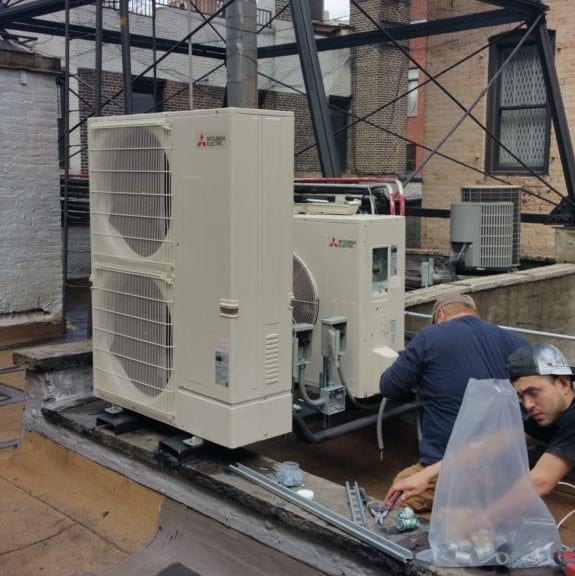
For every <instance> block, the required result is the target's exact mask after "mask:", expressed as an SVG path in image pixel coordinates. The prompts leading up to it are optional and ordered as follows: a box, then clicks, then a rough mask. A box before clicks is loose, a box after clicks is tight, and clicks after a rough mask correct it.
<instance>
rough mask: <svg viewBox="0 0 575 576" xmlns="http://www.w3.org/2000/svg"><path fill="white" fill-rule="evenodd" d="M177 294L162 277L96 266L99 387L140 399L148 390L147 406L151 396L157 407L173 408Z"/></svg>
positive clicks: (95, 333)
mask: <svg viewBox="0 0 575 576" xmlns="http://www.w3.org/2000/svg"><path fill="white" fill-rule="evenodd" d="M172 296H173V294H172V285H171V284H170V283H168V282H166V281H165V280H162V279H160V278H155V277H152V276H145V275H141V274H136V273H126V272H120V271H115V270H108V269H101V268H99V269H96V270H95V271H94V274H93V296H92V300H93V313H94V326H93V330H94V370H95V372H96V373H98V375H99V376H101V379H100V378H99V379H98V387H100V388H104V389H107V390H108V391H109V392H112V393H115V394H121V396H122V397H125V398H127V399H130V400H133V401H135V402H137V401H138V398H139V397H140V395H143V396H144V397H145V398H141V400H142V401H145V402H146V406H148V405H149V404H150V401H151V405H153V406H154V407H155V408H156V409H160V410H161V411H163V412H166V413H173V410H174V406H173V390H172V387H171V377H172V372H173V351H174V348H173V325H172V310H173V298H172ZM106 382H107V383H108V385H106ZM136 391H137V392H138V393H139V394H137V393H136Z"/></svg>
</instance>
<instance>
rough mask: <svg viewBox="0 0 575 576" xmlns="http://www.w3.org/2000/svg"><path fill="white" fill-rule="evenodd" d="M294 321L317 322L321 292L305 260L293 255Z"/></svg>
mask: <svg viewBox="0 0 575 576" xmlns="http://www.w3.org/2000/svg"><path fill="white" fill-rule="evenodd" d="M293 294H294V300H293V315H292V318H293V323H294V324H303V323H305V324H315V323H316V321H317V316H318V314H319V294H318V291H317V285H316V283H315V280H314V279H313V276H312V274H311V272H310V270H309V268H308V267H307V266H306V264H305V262H304V261H303V260H302V259H301V258H300V257H299V256H298V255H297V254H294V255H293Z"/></svg>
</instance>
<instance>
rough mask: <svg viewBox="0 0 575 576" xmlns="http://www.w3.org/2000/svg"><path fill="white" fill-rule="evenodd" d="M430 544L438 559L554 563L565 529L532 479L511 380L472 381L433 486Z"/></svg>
mask: <svg viewBox="0 0 575 576" xmlns="http://www.w3.org/2000/svg"><path fill="white" fill-rule="evenodd" d="M429 543H430V546H431V555H432V558H433V560H432V561H433V563H434V564H435V565H436V566H487V565H505V566H509V567H514V568H517V567H533V566H550V565H554V562H553V554H554V553H555V552H557V551H559V550H560V549H561V542H560V539H559V534H558V531H557V527H556V524H555V520H554V519H553V517H552V516H551V513H550V512H549V509H548V508H547V506H546V505H545V503H544V502H543V500H541V498H540V497H539V496H538V495H537V493H536V492H535V490H534V489H533V488H532V486H531V483H530V480H529V465H528V460H527V447H526V444H525V435H524V433H523V423H522V418H521V412H520V409H519V403H518V401H517V394H516V392H515V390H514V389H513V387H512V386H511V384H510V383H509V382H508V381H507V380H473V379H472V380H470V381H469V384H468V386H467V390H466V392H465V396H464V398H463V403H462V405H461V409H460V411H459V415H458V417H457V420H456V422H455V426H454V428H453V432H452V434H451V438H450V440H449V443H448V445H447V449H446V452H445V457H444V459H443V464H442V468H441V473H440V475H439V478H438V482H437V488H436V490H435V498H434V504H433V511H432V515H431V522H430V527H429Z"/></svg>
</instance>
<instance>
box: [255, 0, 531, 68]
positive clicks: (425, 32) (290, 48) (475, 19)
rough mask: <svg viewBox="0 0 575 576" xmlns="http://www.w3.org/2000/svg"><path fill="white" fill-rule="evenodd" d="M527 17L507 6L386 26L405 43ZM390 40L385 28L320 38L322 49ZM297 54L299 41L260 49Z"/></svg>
mask: <svg viewBox="0 0 575 576" xmlns="http://www.w3.org/2000/svg"><path fill="white" fill-rule="evenodd" d="M525 18H526V17H525V13H524V12H520V11H517V10H511V9H507V8H505V9H499V10H490V11H488V12H480V13H477V14H465V15H463V16H455V17H453V18H442V19H440V20H429V21H427V22H416V23H414V24H405V25H400V26H390V27H388V28H386V31H387V32H388V33H389V34H391V36H393V38H394V40H396V41H397V42H401V41H404V40H411V39H413V38H422V37H428V36H437V35H441V34H449V33H452V32H464V31H466V30H475V29H477V28H487V27H490V26H500V25H503V24H513V23H516V22H523V21H524V20H525ZM388 43H390V39H389V37H388V36H387V35H386V34H385V33H384V32H382V31H381V30H370V31H368V32H359V33H357V34H349V35H347V36H334V37H332V38H321V39H320V40H317V41H316V44H317V50H318V52H323V51H326V50H340V49H343V48H354V47H356V46H367V45H370V44H388ZM294 54H297V43H295V42H290V43H289V44H280V45H278V46H263V47H261V48H258V58H262V59H263V58H277V57H279V56H292V55H294Z"/></svg>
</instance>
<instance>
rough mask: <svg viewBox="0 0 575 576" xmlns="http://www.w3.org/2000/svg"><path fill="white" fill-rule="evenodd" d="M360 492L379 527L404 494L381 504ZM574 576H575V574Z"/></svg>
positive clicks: (394, 496) (362, 491)
mask: <svg viewBox="0 0 575 576" xmlns="http://www.w3.org/2000/svg"><path fill="white" fill-rule="evenodd" d="M359 491H360V494H361V498H362V500H363V502H364V503H365V506H366V508H367V509H368V510H369V513H370V514H371V515H372V516H373V519H374V520H375V523H376V524H377V525H379V526H382V525H383V521H384V520H385V518H386V517H387V515H388V514H389V513H390V512H391V511H392V510H393V508H394V506H395V504H396V503H397V501H398V500H399V498H400V497H401V494H402V492H395V493H394V494H393V495H392V496H391V497H390V498H388V499H387V500H386V501H385V502H380V501H378V500H374V499H373V498H371V497H370V496H368V495H367V493H366V492H365V490H364V489H363V488H360V489H359ZM570 576H571V575H570ZM573 576H575V574H574V575H573Z"/></svg>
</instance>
